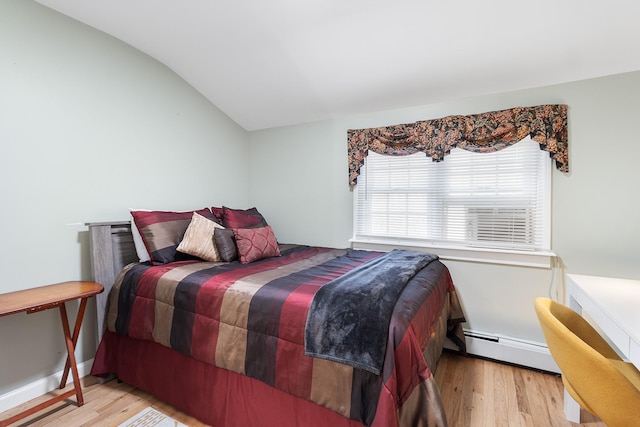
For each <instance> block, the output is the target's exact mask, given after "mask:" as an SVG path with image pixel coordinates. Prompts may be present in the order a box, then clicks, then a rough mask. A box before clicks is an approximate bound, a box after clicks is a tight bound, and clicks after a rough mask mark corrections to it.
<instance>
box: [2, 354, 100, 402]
mask: <svg viewBox="0 0 640 427" xmlns="http://www.w3.org/2000/svg"><path fill="white" fill-rule="evenodd" d="M92 365H93V359H90V360H87V361H85V362H82V363H80V364H78V376H79V377H80V378H82V377H84V376H86V375H88V374H89V372H90V371H91V366H92ZM60 378H62V371H59V372H56V373H55V374H53V375H50V376H48V377H46V378H42V379H40V380H37V381H34V382H32V383H29V384H26V385H24V386H22V387H20V388H18V389H16V390H12V391H10V392H8V393H5V394H3V395H0V412H4V411H6V410H9V409H11V408H13V407H16V406H18V405H22V404H23V403H25V402H28V401H30V400H31V399H35V398H36V397H40V396H42V395H44V394H47V393H49V392H50V391H52V390H55V389H57V388H58V387H59V386H60ZM70 382H73V377H72V376H71V372H69V377H68V380H67V383H70ZM74 399H75V397H74Z"/></svg>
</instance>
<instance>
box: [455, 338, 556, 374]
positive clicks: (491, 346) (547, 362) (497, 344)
mask: <svg viewBox="0 0 640 427" xmlns="http://www.w3.org/2000/svg"><path fill="white" fill-rule="evenodd" d="M464 335H465V338H466V343H467V353H469V354H473V355H476V356H480V357H486V358H488V359H493V360H497V361H501V362H507V363H513V364H516V365H521V366H525V367H528V368H533V369H540V370H543V371H548V372H554V373H560V369H559V368H558V365H556V363H555V361H554V360H553V358H552V357H551V353H549V349H548V348H547V346H546V344H545V343H540V342H535V341H528V340H523V339H520V338H513V337H507V336H504V335H497V334H489V333H486V332H482V331H474V330H471V329H465V330H464ZM446 347H449V348H452V349H455V348H456V347H455V345H454V344H453V343H449V344H447V345H446Z"/></svg>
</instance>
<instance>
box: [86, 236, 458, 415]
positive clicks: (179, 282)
mask: <svg viewBox="0 0 640 427" xmlns="http://www.w3.org/2000/svg"><path fill="white" fill-rule="evenodd" d="M281 253H282V256H281V257H276V258H269V259H264V260H261V261H258V262H254V263H251V264H248V265H241V264H239V263H237V262H233V263H205V262H195V261H182V262H175V263H171V264H166V265H161V266H153V267H152V266H149V265H147V264H133V265H130V266H128V267H127V268H126V269H125V270H124V271H123V273H122V274H121V275H120V277H119V278H118V280H117V282H116V284H115V285H114V287H113V290H112V292H111V296H110V309H109V315H108V329H109V331H110V332H111V333H108V334H107V335H106V336H105V338H104V339H103V342H102V343H101V345H100V347H99V349H98V354H97V355H96V358H95V362H94V367H93V369H92V374H94V375H104V374H108V373H115V374H117V375H119V376H120V377H121V379H123V380H124V381H127V382H131V383H132V384H133V385H136V386H138V387H140V388H143V389H146V390H147V391H150V392H152V393H154V394H157V395H158V396H159V397H160V398H163V397H162V396H163V395H164V394H167V391H166V388H167V387H168V388H170V389H172V390H173V389H176V388H177V389H179V390H180V391H179V392H178V393H177V394H176V395H175V396H173V397H172V395H170V396H165V398H164V399H166V400H168V403H172V404H174V405H175V406H176V407H178V408H179V409H182V410H185V411H187V412H189V413H192V414H193V415H195V416H197V417H199V418H200V419H202V421H203V422H205V423H209V424H211V425H216V426H217V425H220V426H233V425H247V424H243V423H242V422H240V421H239V420H240V419H241V417H238V416H237V415H238V414H235V415H234V413H235V412H237V410H240V409H239V408H237V406H238V404H237V402H235V400H234V402H235V403H231V401H230V400H229V399H226V401H227V402H226V403H225V404H224V408H225V409H224V410H223V409H221V408H218V407H217V406H219V405H221V401H220V399H219V397H218V398H215V399H214V396H215V395H216V393H213V394H211V395H210V396H211V403H210V404H211V405H214V406H215V407H216V409H214V410H211V409H208V410H205V409H203V408H198V407H199V406H202V404H204V403H203V402H206V399H207V396H209V394H207V392H206V390H208V388H209V387H210V385H207V384H205V381H204V378H205V377H207V376H206V375H204V374H202V375H198V374H194V375H195V377H194V378H191V379H187V378H186V377H187V376H189V375H190V374H189V372H190V370H192V369H195V372H198V371H201V370H202V369H203V368H202V367H203V366H204V367H211V369H206V370H207V372H209V374H207V375H209V377H207V378H209V380H208V381H213V382H216V383H219V382H220V381H225V382H226V383H227V385H228V386H229V387H231V388H232V389H233V388H234V387H232V385H233V384H235V383H234V382H237V383H238V384H242V386H237V387H236V389H237V390H241V392H242V393H243V394H245V395H244V396H242V398H243V399H242V400H243V401H244V400H246V399H247V396H246V394H247V393H249V394H251V395H252V396H253V397H254V398H255V395H254V392H255V391H256V390H258V389H259V390H262V392H264V390H270V392H269V393H267V394H266V395H265V399H266V396H267V395H271V399H275V397H273V396H280V398H279V399H281V400H282V401H283V402H289V401H291V402H302V401H304V402H305V403H304V404H302V403H298V404H296V406H300V405H302V406H301V407H300V408H298V409H297V412H300V413H301V414H303V415H300V416H304V414H307V415H306V416H308V415H309V414H312V413H316V412H317V413H318V414H323V413H324V414H327V410H330V411H332V412H333V413H334V414H333V415H331V416H332V417H338V418H337V419H341V420H344V421H345V422H346V423H345V424H344V425H374V426H380V427H390V426H396V425H397V426H417V425H425V426H444V425H446V419H445V415H444V410H443V408H442V404H441V402H440V396H439V392H438V390H437V387H436V386H435V381H434V380H433V377H432V374H431V370H432V369H434V368H435V363H436V361H437V358H438V357H439V355H440V352H441V349H442V344H443V340H444V335H445V334H446V333H447V332H448V333H449V336H450V337H451V338H453V339H454V341H457V343H459V344H460V345H462V346H463V345H464V341H463V339H464V338H463V335H462V330H461V327H460V322H462V321H463V320H464V319H463V316H462V312H461V309H460V305H459V303H458V300H457V297H456V294H455V288H454V286H453V283H452V281H451V277H450V275H449V272H448V270H447V269H446V267H445V266H444V265H443V264H442V263H440V262H439V261H437V260H436V261H434V262H431V263H430V264H428V265H427V266H426V267H424V268H423V269H422V270H420V271H419V272H418V273H417V274H416V275H415V277H413V279H411V280H410V281H409V282H408V283H407V285H406V286H405V287H404V289H403V290H402V293H401V294H400V296H399V299H398V301H397V303H396V306H395V309H394V311H393V316H392V319H391V323H390V325H389V333H388V343H387V352H386V356H385V358H384V365H383V369H382V372H381V374H380V375H374V374H372V373H370V372H366V371H363V370H360V369H356V368H353V367H351V366H347V365H343V364H339V363H336V362H332V361H328V360H323V359H317V358H312V357H307V356H305V349H304V326H305V322H306V318H307V314H308V311H309V306H310V305H311V301H312V299H313V296H314V294H315V292H316V291H317V290H318V289H319V288H320V287H321V286H322V285H323V284H325V283H327V282H330V281H331V280H333V279H336V278H338V277H340V276H341V275H343V274H344V273H346V272H347V271H350V270H352V269H354V268H356V267H358V266H360V265H362V264H364V263H366V262H367V261H369V260H371V259H374V258H376V257H379V256H381V255H382V254H381V253H378V252H366V251H350V250H338V249H328V248H314V247H306V246H292V247H282V249H281ZM125 337H127V338H125ZM133 348H137V349H138V350H136V351H140V352H143V353H145V354H148V353H149V352H150V351H151V350H150V349H155V350H153V351H154V352H155V353H156V354H157V355H158V356H157V357H154V358H148V360H152V359H153V360H154V363H151V362H150V363H149V364H148V365H147V364H145V363H137V361H136V363H137V364H136V370H138V369H143V367H144V366H148V367H149V368H151V367H153V365H154V364H155V365H156V366H155V369H151V370H149V371H145V372H138V371H135V370H134V371H132V370H131V369H130V364H129V363H128V362H126V361H124V360H123V358H128V357H127V354H129V353H131V352H133V351H134V350H133ZM390 349H392V350H393V351H389V350H390ZM160 355H162V356H160ZM137 357H140V355H139V354H138V355H137ZM183 359H184V360H189V362H188V363H186V362H184V360H183ZM129 360H131V359H129ZM178 360H180V361H182V362H181V364H182V365H183V366H185V373H184V375H185V379H184V381H185V382H189V383H190V384H191V385H190V386H189V387H191V388H193V385H194V384H198V381H200V386H198V387H197V390H193V389H190V390H184V389H182V387H178V386H171V385H170V384H169V383H170V382H171V381H174V380H175V383H177V384H179V383H181V380H177V379H174V378H171V377H170V378H169V379H167V378H166V375H163V373H168V372H169V371H172V372H175V368H174V367H169V366H167V367H165V368H164V369H163V367H162V366H161V364H162V363H163V361H170V362H169V363H176V361H178ZM187 366H189V368H188V369H187V368H186V367H187ZM219 368H221V369H219ZM212 372H215V374H214V373H212ZM156 377H157V378H156ZM154 378H156V379H154ZM221 378H223V379H222V380H221ZM154 384H155V385H154ZM158 384H162V386H159V385H158ZM256 384H259V386H258V385H256ZM266 386H268V387H266ZM184 387H186V384H185V386H184ZM265 387H266V389H265ZM225 388H227V387H225ZM229 392H230V393H231V392H232V390H229ZM194 393H197V394H198V397H197V398H196V397H193V394H194ZM218 394H219V393H218ZM281 395H282V396H285V397H282V396H281ZM185 396H191V397H189V399H190V400H192V401H197V402H199V404H198V405H196V407H193V405H190V404H188V403H186V402H182V400H184V399H185ZM289 396H290V397H289ZM202 399H205V400H204V401H203V400H202ZM311 402H313V403H311ZM286 404H292V403H286ZM316 405H318V406H316ZM266 406H268V403H266ZM266 406H265V402H263V403H262V404H260V403H258V402H255V403H254V404H253V405H250V407H251V408H254V409H253V412H254V415H250V413H251V410H250V411H249V415H247V414H244V412H246V410H248V409H247V407H246V403H243V404H241V405H240V407H241V408H244V409H242V411H243V415H242V416H243V417H246V416H253V417H254V418H255V421H256V422H257V420H260V422H261V423H262V424H261V425H300V424H297V422H295V420H293V419H290V418H287V419H288V420H290V424H282V420H279V421H277V422H276V420H275V419H273V420H271V421H273V423H271V422H268V419H269V418H268V415H266V413H267V412H269V411H268V410H267V408H266ZM303 407H304V408H306V409H301V408H303ZM233 408H236V409H235V410H234V409H233ZM309 408H314V409H313V410H311V409H309ZM275 412H278V413H280V412H281V411H275ZM294 412H296V411H293V412H292V413H294ZM318 416H320V415H318ZM265 417H267V418H265ZM325 421H327V419H325ZM243 422H244V421H243ZM309 422H310V421H309ZM251 425H254V424H251ZM305 425H306V424H305ZM319 425H327V424H326V423H322V424H319Z"/></svg>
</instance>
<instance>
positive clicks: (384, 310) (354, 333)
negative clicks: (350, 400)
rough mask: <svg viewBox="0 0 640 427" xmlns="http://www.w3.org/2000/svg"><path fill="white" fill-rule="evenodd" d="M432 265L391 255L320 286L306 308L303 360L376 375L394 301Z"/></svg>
mask: <svg viewBox="0 0 640 427" xmlns="http://www.w3.org/2000/svg"><path fill="white" fill-rule="evenodd" d="M436 259H438V256H437V255H432V254H420V253H416V252H411V251H404V250H397V249H396V250H393V251H391V252H389V253H386V254H383V255H381V256H379V257H376V258H374V259H372V260H370V261H368V262H366V263H365V264H363V265H361V266H359V267H357V268H355V269H353V270H351V271H350V272H348V273H346V274H344V275H343V276H341V277H339V278H337V279H335V280H332V281H331V282H329V283H327V284H325V285H324V286H322V287H321V288H320V289H319V290H318V292H317V293H316V294H315V296H314V298H313V301H312V302H311V307H310V308H309V314H308V317H307V326H306V330H305V354H306V355H307V356H313V357H317V358H321V359H327V360H332V361H334V362H339V363H343V364H346V365H349V366H353V367H355V368H358V369H363V370H365V371H369V372H371V373H373V374H375V375H380V372H381V371H382V364H383V362H384V357H385V353H386V350H387V341H388V334H389V323H390V321H391V315H392V313H393V310H394V307H395V305H396V301H397V300H398V297H399V296H400V293H401V292H402V290H403V289H404V287H405V285H406V284H407V282H408V281H409V280H410V279H411V278H412V277H413V276H415V275H416V274H417V273H418V272H419V271H420V270H421V269H423V268H424V267H425V266H426V265H428V264H429V263H430V262H432V261H434V260H436Z"/></svg>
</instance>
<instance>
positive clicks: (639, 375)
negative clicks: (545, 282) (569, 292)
mask: <svg viewBox="0 0 640 427" xmlns="http://www.w3.org/2000/svg"><path fill="white" fill-rule="evenodd" d="M534 307H535V310H536V314H537V315H538V320H539V321H540V325H541V326H542V332H543V333H544V337H545V340H546V341H547V345H548V347H549V351H550V352H551V356H552V357H553V359H554V360H555V361H556V363H557V364H558V367H559V368H560V371H561V372H562V382H563V383H564V385H565V387H566V389H567V391H568V392H569V394H570V395H571V396H572V397H573V398H574V399H575V400H576V402H578V403H579V404H580V405H581V406H582V407H583V408H585V409H586V410H587V411H589V412H591V413H592V414H593V415H595V416H597V417H599V418H600V419H601V420H602V421H604V422H605V423H606V424H607V425H608V426H609V427H632V426H640V372H639V371H638V369H636V368H635V366H634V365H632V364H631V363H628V362H625V361H623V360H621V359H620V357H619V356H618V354H617V353H616V352H615V351H614V350H613V349H612V348H611V347H610V346H609V344H608V343H607V342H606V341H605V340H604V339H603V338H602V337H601V336H600V335H599V334H598V332H596V330H595V329H594V328H593V327H592V326H591V325H590V324H589V323H588V322H587V321H586V320H585V319H584V318H583V317H582V316H580V315H579V314H578V313H576V312H575V311H573V310H571V309H570V308H568V307H566V306H564V305H562V304H559V303H557V302H555V301H552V300H550V299H548V298H536V300H535V302H534Z"/></svg>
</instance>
